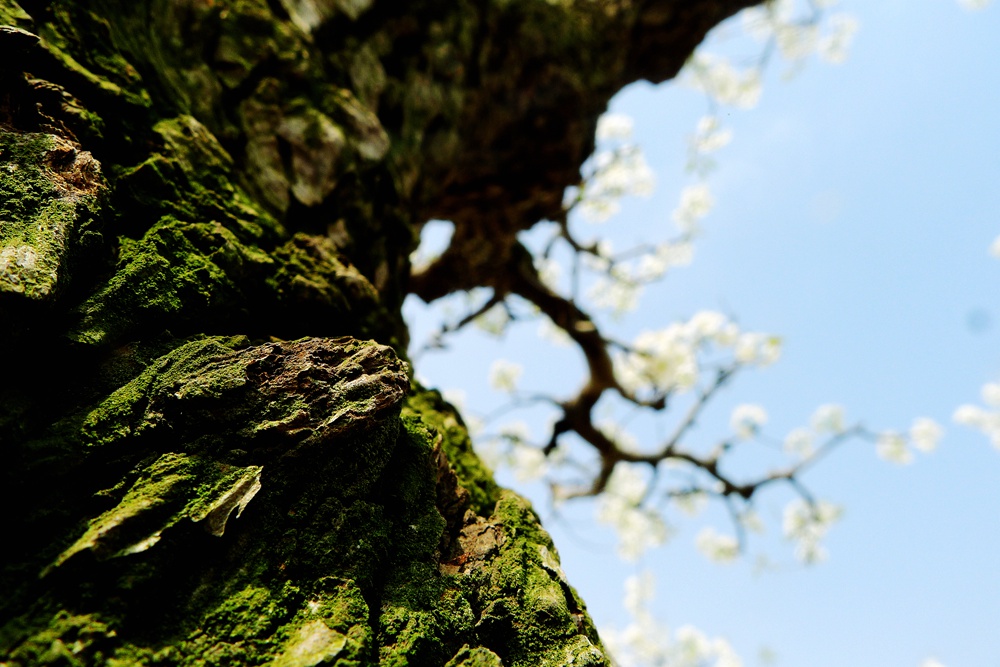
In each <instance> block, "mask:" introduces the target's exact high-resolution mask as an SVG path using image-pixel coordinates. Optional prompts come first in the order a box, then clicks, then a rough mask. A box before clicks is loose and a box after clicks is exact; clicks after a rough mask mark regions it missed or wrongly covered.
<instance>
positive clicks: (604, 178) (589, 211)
mask: <svg viewBox="0 0 1000 667" xmlns="http://www.w3.org/2000/svg"><path fill="white" fill-rule="evenodd" d="M588 164H589V165H590V167H591V168H592V170H593V171H592V173H591V175H590V177H589V178H587V179H586V181H585V182H584V183H583V185H582V186H581V188H580V189H579V190H578V191H577V193H576V196H577V197H578V198H579V204H578V205H579V207H580V212H581V213H582V214H583V216H584V217H585V218H587V219H588V220H590V221H591V222H604V221H606V220H607V219H608V218H610V217H611V216H613V215H614V214H615V213H617V212H618V210H619V209H620V205H619V200H620V199H621V198H622V197H625V196H628V195H638V196H644V197H645V196H649V195H650V194H652V192H653V186H654V185H655V182H656V178H655V176H654V175H653V170H652V169H650V167H649V164H647V162H646V158H645V156H644V155H643V154H642V151H641V150H639V148H638V147H637V146H631V145H630V146H624V147H621V148H618V149H615V150H604V151H599V152H597V153H595V154H594V156H593V157H592V158H591V159H590V160H589V161H588ZM574 201H575V200H574V199H571V200H570V203H573V202H574Z"/></svg>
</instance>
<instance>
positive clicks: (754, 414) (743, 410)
mask: <svg viewBox="0 0 1000 667" xmlns="http://www.w3.org/2000/svg"><path fill="white" fill-rule="evenodd" d="M766 423H767V412H766V411H765V410H764V408H762V407H761V406H759V405H752V404H749V403H744V404H742V405H737V406H736V407H735V408H734V409H733V412H732V414H731V415H730V417H729V425H730V426H731V427H732V429H733V431H734V432H735V433H736V436H737V437H739V438H742V439H743V440H749V439H750V438H752V437H754V436H755V435H757V433H758V432H759V431H760V427H761V426H763V425H764V424H766Z"/></svg>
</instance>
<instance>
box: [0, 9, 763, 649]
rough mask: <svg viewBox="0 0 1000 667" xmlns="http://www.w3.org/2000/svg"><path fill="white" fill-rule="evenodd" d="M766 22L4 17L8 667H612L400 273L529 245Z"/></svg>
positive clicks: (1, 446)
mask: <svg viewBox="0 0 1000 667" xmlns="http://www.w3.org/2000/svg"><path fill="white" fill-rule="evenodd" d="M745 4H749V3H748V2H747V1H746V0H703V1H699V2H682V1H680V0H457V1H449V2H444V1H442V0H418V1H417V2H412V3H408V4H406V5H405V6H401V5H399V4H398V3H392V2H389V1H388V0H223V1H219V0H151V1H150V2H132V1H126V0H89V1H86V2H84V1H83V0H53V1H47V0H30V1H29V0H21V1H20V4H18V3H16V2H14V1H13V0H0V343H2V349H3V350H4V353H3V357H2V369H3V382H2V383H0V457H2V458H0V460H2V462H3V465H0V501H2V503H3V507H5V508H6V509H5V510H4V512H3V513H2V517H3V518H2V520H0V521H2V525H0V535H2V540H0V543H2V545H3V549H2V552H3V556H2V561H0V566H2V569H0V591H2V594H0V664H4V665H10V666H14V665H17V666H29V665H48V664H51V665H103V664H109V665H131V664H144V665H174V664H185V665H187V664H191V665H264V664H269V665H275V666H279V665H280V666H286V667H290V666H299V667H306V666H311V665H318V664H336V665H342V666H343V667H346V666H348V665H374V664H382V665H448V666H449V667H459V666H465V667H473V666H485V665H491V666H494V665H508V666H515V665H524V666H527V665H606V664H608V658H607V657H606V656H605V654H604V652H603V649H602V647H601V644H600V640H599V638H598V636H597V634H596V632H595V630H594V628H593V626H592V624H591V622H590V620H589V617H588V616H587V614H586V610H585V608H584V605H583V603H582V601H581V600H580V599H579V597H578V596H577V595H576V593H575V592H574V590H573V589H572V588H571V587H570V585H569V584H568V583H567V582H566V580H565V577H564V576H563V574H562V571H561V570H560V568H559V564H558V557H557V555H556V551H555V548H554V547H553V545H552V544H551V542H550V540H549V538H548V536H547V535H546V533H545V532H544V530H542V528H541V527H540V525H539V524H538V520H537V517H536V516H535V514H534V513H533V512H532V510H531V508H530V507H529V506H528V504H527V503H526V502H525V501H524V500H522V499H520V498H519V497H518V496H516V495H514V494H512V493H510V492H508V491H504V490H501V489H500V488H498V487H497V486H496V484H495V483H494V481H493V479H492V477H491V474H490V472H489V471H488V470H486V469H485V468H484V467H483V465H482V463H481V462H480V461H479V459H478V458H477V457H476V455H475V453H474V452H473V451H472V448H471V444H470V441H469V437H468V434H467V433H466V431H465V428H464V426H463V425H462V421H461V418H460V417H459V416H458V415H457V414H456V413H455V412H454V410H453V409H452V408H451V407H450V406H449V405H447V404H446V403H445V402H443V401H442V400H441V398H440V396H439V395H438V394H437V393H435V392H431V391H427V390H425V389H423V388H421V387H418V386H416V385H413V384H412V381H411V373H410V369H409V367H408V365H407V364H406V362H405V346H406V343H407V332H406V328H405V325H404V323H403V322H402V319H401V315H400V306H401V303H402V300H403V298H404V296H405V295H406V292H407V280H408V276H409V265H408V255H409V253H410V252H411V251H412V249H413V247H414V245H415V240H416V238H417V236H418V234H419V229H420V227H421V225H422V224H423V223H424V222H425V221H426V220H428V219H431V218H433V217H447V218H449V219H452V220H454V221H455V224H456V237H457V238H459V239H465V241H464V246H463V247H465V248H466V249H469V250H470V251H472V252H476V253H480V254H481V253H490V252H500V253H502V252H505V249H507V248H509V247H510V244H509V243H506V242H504V240H505V239H509V238H511V237H512V236H513V235H514V234H515V233H516V232H517V231H519V230H521V229H525V228H527V227H530V226H531V225H532V224H534V223H535V222H536V221H537V220H538V219H540V218H543V217H545V216H547V215H553V214H554V213H555V212H557V211H558V207H559V206H560V202H561V199H562V192H563V189H564V188H565V187H566V186H567V185H569V184H572V183H573V182H574V181H575V180H576V179H577V175H578V168H579V165H580V163H581V162H582V160H583V159H584V158H585V157H586V156H587V154H588V153H589V151H590V149H591V141H592V139H591V137H592V135H593V129H594V125H595V122H596V118H597V116H598V115H599V113H600V112H601V111H602V110H603V109H604V107H605V105H606V103H607V100H608V98H609V97H610V95H612V94H613V93H614V92H615V91H616V90H618V89H619V88H620V87H621V86H623V85H625V84H626V83H628V82H630V81H632V80H635V79H637V78H640V77H646V78H651V79H654V80H661V79H664V78H668V77H670V76H673V74H675V73H676V71H677V69H678V68H679V67H680V65H681V64H682V62H683V60H684V58H685V57H686V56H687V54H688V53H689V52H690V50H691V49H692V48H693V46H694V45H695V44H696V43H697V42H698V41H699V40H700V39H701V38H702V36H703V35H704V33H705V32H706V31H707V30H708V29H709V28H710V27H711V26H712V25H714V24H715V23H717V22H718V21H719V20H721V19H722V18H725V17H726V16H728V15H730V14H731V13H733V12H734V11H736V10H737V9H739V8H740V7H741V6H744V5H745ZM499 264H500V263H499V262H498V265H499ZM454 284H455V288H456V289H457V288H460V287H462V286H463V284H462V276H461V275H456V276H454Z"/></svg>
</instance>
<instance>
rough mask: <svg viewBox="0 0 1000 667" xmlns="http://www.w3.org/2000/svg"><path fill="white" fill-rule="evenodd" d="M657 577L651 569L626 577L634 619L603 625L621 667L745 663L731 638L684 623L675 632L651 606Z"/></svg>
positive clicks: (627, 606) (604, 635)
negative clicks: (712, 635)
mask: <svg viewBox="0 0 1000 667" xmlns="http://www.w3.org/2000/svg"><path fill="white" fill-rule="evenodd" d="M655 584H656V582H655V579H654V577H653V575H652V573H650V572H649V571H644V572H642V573H641V574H639V575H637V576H631V577H629V578H628V579H626V580H625V596H624V598H625V599H624V601H623V605H624V607H625V610H626V611H627V612H628V615H629V616H630V622H629V624H628V625H627V626H625V627H624V628H623V629H620V630H619V629H617V628H602V629H601V638H602V639H603V640H604V643H605V645H606V646H607V647H608V649H609V650H610V652H611V653H612V655H613V656H614V659H615V664H616V665H617V666H618V667H639V666H640V665H641V666H650V667H653V666H655V667H667V666H669V667H742V665H743V661H742V660H741V659H740V658H739V656H738V655H736V652H735V651H734V650H733V647H732V646H730V644H729V642H727V641H726V640H725V639H722V638H714V639H710V638H709V637H708V636H706V635H705V633H703V632H702V631H701V630H698V629H697V628H695V627H693V626H691V625H684V626H681V627H679V628H677V630H676V631H674V632H673V633H671V632H670V628H669V627H667V626H666V625H664V624H663V623H661V622H660V621H658V620H657V619H656V618H655V617H654V616H653V614H652V613H651V612H650V610H649V604H650V602H651V601H652V599H653V593H654V590H655Z"/></svg>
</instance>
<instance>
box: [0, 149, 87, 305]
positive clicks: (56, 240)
mask: <svg viewBox="0 0 1000 667" xmlns="http://www.w3.org/2000/svg"><path fill="white" fill-rule="evenodd" d="M77 154H78V152H77V149H76V148H75V147H74V146H73V145H72V144H70V143H69V142H67V141H65V140H62V139H59V138H58V137H55V136H52V135H46V134H36V133H26V134H21V133H15V132H6V131H3V130H0V293H4V292H6V293H13V294H18V295H23V296H24V297H27V298H29V299H33V300H45V299H50V298H52V297H53V296H55V295H56V293H57V291H58V290H60V289H61V288H62V286H63V285H64V284H65V283H66V282H67V280H68V272H69V268H68V264H69V262H70V259H71V256H72V254H73V253H74V252H75V251H77V250H78V249H79V248H80V247H81V246H82V245H84V244H85V243H86V242H87V241H88V240H89V237H91V236H94V235H95V234H96V218H97V216H98V214H99V211H100V198H99V196H98V195H99V193H100V191H101V189H102V187H103V186H102V185H101V183H100V180H99V176H98V173H99V172H98V171H97V167H96V163H95V162H94V161H93V160H92V159H91V158H90V157H89V155H87V156H80V157H79V158H78V157H77ZM54 161H58V162H59V167H58V170H57V169H54V168H53V165H52V163H53V162H54ZM84 168H86V169H87V170H90V171H87V172H86V173H83V172H81V171H80V169H84ZM67 179H73V180H71V181H68V180H67ZM88 181H89V182H88Z"/></svg>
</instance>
